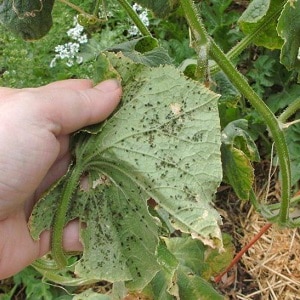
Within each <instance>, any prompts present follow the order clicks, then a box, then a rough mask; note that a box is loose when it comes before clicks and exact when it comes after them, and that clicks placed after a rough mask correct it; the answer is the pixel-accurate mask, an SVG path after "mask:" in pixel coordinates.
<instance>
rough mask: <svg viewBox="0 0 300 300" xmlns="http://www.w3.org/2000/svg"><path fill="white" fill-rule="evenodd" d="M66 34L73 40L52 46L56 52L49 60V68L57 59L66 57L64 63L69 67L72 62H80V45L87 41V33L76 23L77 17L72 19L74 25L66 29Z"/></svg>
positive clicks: (81, 59)
mask: <svg viewBox="0 0 300 300" xmlns="http://www.w3.org/2000/svg"><path fill="white" fill-rule="evenodd" d="M67 35H68V36H69V37H70V38H71V39H72V40H73V41H74V42H68V43H65V44H64V45H57V46H56V47H55V48H54V52H55V53H56V54H55V56H54V58H53V59H52V60H51V62H50V68H53V67H54V66H55V65H56V61H57V60H58V59H66V60H67V62H66V65H67V66H68V67H71V66H73V65H74V63H75V62H76V63H78V64H80V63H82V61H83V58H82V56H79V55H78V53H79V51H80V45H82V44H86V43H87V42H88V38H87V35H86V34H85V33H84V27H83V26H81V25H80V24H78V21H77V18H75V19H74V27H73V28H70V29H69V30H68V31H67Z"/></svg>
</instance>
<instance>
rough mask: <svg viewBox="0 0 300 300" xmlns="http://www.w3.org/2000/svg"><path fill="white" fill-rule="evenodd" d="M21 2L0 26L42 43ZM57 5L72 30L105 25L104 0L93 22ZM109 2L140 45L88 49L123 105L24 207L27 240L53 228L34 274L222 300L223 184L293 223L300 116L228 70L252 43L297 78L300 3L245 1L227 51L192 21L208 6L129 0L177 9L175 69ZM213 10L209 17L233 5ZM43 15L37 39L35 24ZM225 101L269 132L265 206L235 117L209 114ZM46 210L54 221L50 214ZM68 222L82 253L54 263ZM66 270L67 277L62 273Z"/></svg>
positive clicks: (227, 246) (8, 9)
mask: <svg viewBox="0 0 300 300" xmlns="http://www.w3.org/2000/svg"><path fill="white" fill-rule="evenodd" d="M29 2H30V3H31V4H30V5H33V4H34V2H32V1H22V2H19V1H16V0H15V1H5V0H4V1H2V3H0V8H1V9H0V20H1V23H3V25H4V26H5V27H7V28H8V29H10V30H12V31H14V32H16V33H17V34H19V35H20V36H21V37H23V38H25V39H28V38H29V39H35V38H40V37H41V36H43V35H45V34H46V33H47V32H48V30H49V28H50V27H51V25H52V21H51V10H52V5H53V2H51V1H48V2H47V1H43V0H39V1H36V3H35V4H36V7H37V8H36V7H34V8H33V7H31V6H29ZM62 2H64V3H66V4H68V5H70V6H71V7H72V8H74V9H75V10H77V11H78V12H79V13H80V19H79V20H80V22H81V24H83V25H84V26H87V27H92V28H97V26H98V25H99V26H100V24H103V22H105V20H106V18H101V19H100V18H99V17H98V9H99V7H100V5H101V8H102V9H105V7H106V5H105V3H104V2H103V1H94V8H93V9H92V11H91V12H86V11H84V10H83V9H82V8H81V7H78V6H76V5H74V4H72V3H70V2H68V1H65V0H63V1H62ZM114 2H116V3H117V4H119V5H120V7H121V8H122V9H124V11H125V12H126V13H127V14H128V17H129V18H131V20H132V21H133V22H134V24H135V25H136V26H137V28H138V29H139V31H140V33H141V37H138V38H136V39H133V40H130V41H128V42H125V43H122V44H118V45H114V46H112V47H109V48H107V49H106V51H101V53H99V50H97V49H96V48H94V50H91V49H90V51H94V52H93V53H92V55H91V53H89V55H88V56H89V59H91V57H93V58H92V59H93V60H94V61H93V68H94V78H93V79H94V80H95V81H99V80H103V79H107V78H118V79H119V80H120V81H121V82H122V85H123V89H124V95H123V100H122V102H121V104H120V106H119V107H118V109H117V111H116V112H115V113H114V114H113V115H112V116H111V117H110V118H109V119H108V120H107V121H105V122H103V123H101V124H98V125H95V126H92V127H88V128H84V129H82V130H81V131H79V132H76V133H74V135H73V137H72V143H71V148H72V152H73V162H72V164H71V165H70V168H69V170H68V172H67V174H66V175H65V176H64V177H62V178H61V179H60V180H59V181H58V182H57V183H56V184H54V185H53V187H52V188H50V189H49V191H48V192H47V193H46V194H45V195H44V196H43V198H42V199H41V200H40V201H39V202H38V203H37V205H36V207H35V208H34V210H33V212H32V215H31V217H30V220H29V228H30V230H31V234H32V236H33V238H34V239H38V237H39V235H40V233H41V232H42V231H43V230H45V229H50V230H51V231H52V251H51V255H50V256H48V257H47V258H44V259H41V260H39V261H37V262H35V263H34V267H35V268H36V269H37V270H39V271H40V272H41V273H42V274H44V276H45V277H47V278H49V279H50V280H52V281H55V282H58V283H61V284H65V285H76V284H82V283H91V282H95V281H100V280H105V281H108V282H111V283H113V288H112V298H122V297H124V296H125V295H126V294H127V293H128V291H129V292H133V293H134V292H140V291H143V293H144V294H145V295H148V296H150V297H152V298H154V299H174V298H175V299H199V298H200V299H222V296H221V295H220V294H219V293H218V292H217V291H216V290H215V289H214V288H213V287H212V285H211V284H210V283H209V280H210V278H211V276H214V275H216V273H218V272H219V271H220V270H221V269H222V268H223V267H224V265H226V264H227V263H228V262H229V261H230V260H231V257H232V255H233V249H232V244H231V242H230V239H229V238H228V237H227V236H226V235H222V233H221V230H220V224H221V218H220V215H219V214H218V212H217V210H216V209H215V208H214V207H213V200H214V194H215V192H216V189H217V187H218V185H219V184H220V182H221V181H222V180H223V181H225V182H227V183H229V184H231V186H232V187H233V189H234V191H235V192H236V194H237V196H238V197H239V198H240V199H243V200H250V201H251V203H252V204H253V205H254V207H255V208H256V209H257V211H258V212H260V213H261V214H262V215H263V216H264V217H265V218H266V219H267V220H269V221H271V222H275V223H277V224H279V225H280V226H286V227H297V226H299V220H298V219H297V217H294V215H293V217H290V215H289V213H290V209H291V208H292V207H294V206H296V205H297V201H298V199H297V198H296V199H291V196H290V195H291V189H292V184H291V161H290V154H289V145H288V143H287V141H286V133H285V131H286V127H287V126H289V125H291V126H293V124H294V123H295V122H297V120H294V121H292V122H290V123H287V120H290V118H291V117H292V116H294V115H295V112H296V111H297V110H298V109H299V105H300V104H299V103H300V102H299V94H297V92H296V93H294V94H293V99H291V101H290V102H291V104H290V105H288V106H287V107H286V106H285V107H284V108H286V110H285V111H284V112H283V113H282V114H281V115H280V116H279V117H277V116H276V115H275V114H274V112H273V111H272V109H271V108H270V107H269V106H267V105H266V103H267V102H268V101H266V102H265V101H264V100H263V99H262V98H261V96H259V95H258V94H257V93H256V92H255V91H254V90H253V88H252V87H251V86H250V85H249V83H248V81H247V80H246V78H245V77H244V76H243V75H242V74H241V72H239V71H238V70H237V68H236V66H235V64H234V62H236V61H237V58H238V57H239V56H240V55H241V53H242V52H243V51H244V50H245V49H246V48H247V47H249V46H250V45H252V44H256V45H260V46H263V47H265V48H268V49H279V50H280V53H281V55H280V62H281V63H282V64H283V65H284V66H285V67H286V68H287V69H288V70H289V71H290V72H294V73H295V74H296V73H298V72H299V67H300V55H299V53H300V35H299V33H300V22H299V21H298V20H300V2H299V1H291V0H268V1H262V0H254V1H252V2H251V3H250V4H249V6H248V7H247V9H246V10H245V11H244V13H243V14H242V16H241V17H240V18H239V21H238V25H239V27H240V28H241V30H242V31H243V32H244V37H243V38H242V39H241V40H240V41H239V43H237V44H236V45H235V46H234V47H233V48H232V49H231V50H229V51H228V52H227V53H226V54H225V53H224V51H223V50H222V49H221V48H220V46H219V45H218V44H217V42H216V40H215V39H214V38H213V32H212V35H210V34H209V33H208V32H209V31H208V30H207V28H206V26H205V23H204V22H203V19H202V15H201V14H202V13H203V12H202V10H203V9H206V10H207V9H209V8H208V7H209V6H205V5H201V4H197V3H196V1H193V0H173V1H168V0H157V1H149V0H138V1H136V2H137V3H139V4H140V5H142V6H143V7H146V8H148V9H149V10H151V11H152V13H153V16H154V17H153V18H155V17H157V18H168V17H169V16H171V15H172V13H174V11H177V12H178V11H180V13H181V16H182V17H183V19H184V20H185V22H186V25H187V26H188V27H189V28H190V44H191V47H192V48H193V50H194V53H195V55H194V59H192V60H189V61H186V62H183V63H182V65H181V66H180V68H179V69H180V70H179V69H178V68H176V67H175V66H173V65H172V59H171V58H170V57H169V55H168V52H167V51H166V50H165V49H164V48H163V47H162V46H161V44H162V43H161V42H160V41H159V40H158V39H156V37H155V35H153V34H152V31H151V30H149V28H147V26H145V25H144V24H143V22H142V21H141V20H140V18H139V17H138V15H137V13H136V12H135V11H134V10H133V9H132V6H131V5H130V3H129V2H128V1H127V0H116V1H114ZM211 2H212V5H219V3H218V1H211ZM223 2H224V3H223ZM223 2H222V3H223V6H222V8H220V11H225V9H226V8H227V7H228V5H229V4H230V3H231V1H223ZM27 5H28V7H27ZM23 6H24V7H23ZM16 7H17V8H18V9H17V10H16V9H15V8H16ZM222 9H223V10H222ZM16 11H17V12H21V11H22V14H20V13H16ZM217 11H218V10H217ZM42 12H43V13H45V16H46V17H45V26H44V27H43V28H45V29H43V28H42V27H39V26H38V24H39V22H40V21H41V20H42V14H41V13H42ZM290 20H293V22H290ZM24 22H25V23H24ZM24 24H29V25H28V26H27V27H26V33H24V31H22V30H23V29H21V28H23V26H24ZM50 34H51V33H50ZM225 44H226V47H228V44H227V43H225ZM91 48H92V47H91ZM295 81H296V80H295ZM295 84H297V83H295ZM216 92H218V93H216ZM220 94H221V95H220ZM228 94H231V95H233V94H234V97H236V98H237V101H240V104H239V105H241V106H244V105H245V103H243V98H245V99H246V100H247V101H248V102H249V103H250V105H251V106H252V109H254V110H255V111H256V113H258V115H259V116H260V118H261V119H262V120H263V122H264V123H265V126H266V127H267V129H268V132H269V138H270V139H271V140H272V142H274V145H275V150H276V156H277V158H278V164H279V167H280V176H281V177H280V178H281V202H280V203H277V204H267V203H264V202H263V201H259V199H257V198H256V196H255V193H254V191H253V188H252V185H253V182H254V172H253V167H252V162H254V161H258V160H259V158H260V157H259V156H260V154H259V151H258V149H257V148H256V145H255V143H254V141H253V138H252V136H251V135H250V134H248V121H247V120H246V119H243V118H241V119H239V120H234V121H232V122H229V121H228V122H224V121H223V120H224V119H223V118H222V113H223V112H224V110H223V109H222V105H221V103H222V99H224V98H226V96H228ZM231 99H232V97H231ZM225 102H226V100H225ZM237 105H238V104H237ZM225 106H226V105H225ZM218 108H220V110H218ZM223 108H224V106H223ZM225 110H226V108H225ZM223 123H224V124H223ZM84 182H85V183H87V184H84ZM49 208H50V209H51V211H53V212H54V214H50V215H49V213H48V211H49ZM75 218H78V219H79V221H80V222H81V223H84V224H85V226H83V227H82V229H81V240H82V243H83V245H84V251H83V253H82V254H78V253H75V254H74V253H65V252H64V250H63V248H62V231H63V227H64V226H65V225H66V224H67V223H68V222H69V221H70V220H72V219H75ZM213 261H215V262H216V263H214V262H213ZM221 261H223V264H222V263H221ZM66 270H67V271H70V272H74V273H75V274H76V278H72V277H67V276H65V274H66Z"/></svg>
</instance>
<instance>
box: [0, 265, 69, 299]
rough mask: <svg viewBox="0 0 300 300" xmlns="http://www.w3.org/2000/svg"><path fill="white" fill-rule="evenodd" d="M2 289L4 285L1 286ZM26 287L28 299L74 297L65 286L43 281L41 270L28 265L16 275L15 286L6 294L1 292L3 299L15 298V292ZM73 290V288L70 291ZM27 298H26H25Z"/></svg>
mask: <svg viewBox="0 0 300 300" xmlns="http://www.w3.org/2000/svg"><path fill="white" fill-rule="evenodd" d="M1 289H2V287H1ZM22 289H24V294H25V295H26V299H28V300H35V299H41V300H53V299H57V300H69V299H72V296H71V294H68V292H67V290H66V289H65V288H62V287H59V286H57V287H56V286H54V285H52V284H50V283H49V282H46V281H43V278H42V276H41V274H40V273H39V272H37V271H36V270H35V269H33V268H32V267H28V268H26V269H24V270H23V271H21V272H20V273H19V274H17V275H15V276H14V286H13V287H12V289H11V291H10V292H7V293H6V294H1V293H0V299H1V300H12V299H15V296H14V293H15V292H16V291H18V290H22ZM69 292H71V290H70V291H69ZM24 299H25V298H24Z"/></svg>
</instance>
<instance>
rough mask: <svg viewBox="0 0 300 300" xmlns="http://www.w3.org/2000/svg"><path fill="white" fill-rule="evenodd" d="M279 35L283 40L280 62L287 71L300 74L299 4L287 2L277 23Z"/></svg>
mask: <svg viewBox="0 0 300 300" xmlns="http://www.w3.org/2000/svg"><path fill="white" fill-rule="evenodd" d="M277 29H278V32H279V35H280V36H281V37H282V38H283V39H284V45H283V47H282V51H281V62H282V63H283V64H284V65H285V66H286V68H287V69H288V70H296V71H297V72H298V73H300V59H299V57H300V50H299V49H300V2H299V1H288V2H287V3H286V4H285V6H284V9H283V11H282V14H281V16H280V18H279V21H278V28H277Z"/></svg>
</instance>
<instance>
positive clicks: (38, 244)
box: [0, 212, 83, 280]
mask: <svg viewBox="0 0 300 300" xmlns="http://www.w3.org/2000/svg"><path fill="white" fill-rule="evenodd" d="M0 225H1V226H0V233H1V235H0V257H1V259H0V280H1V279H4V278H7V277H10V276H12V275H14V274H16V273H17V272H19V271H21V270H22V269H23V268H25V267H27V266H28V265H30V264H32V263H33V262H34V261H35V260H36V259H37V258H40V257H41V256H43V255H45V254H46V253H47V252H49V250H50V232H49V231H45V232H43V233H42V234H41V236H40V240H38V241H34V240H33V239H32V238H31V236H30V233H29V230H28V227H27V223H26V219H25V216H23V215H22V212H20V213H19V214H16V215H15V218H10V219H6V220H4V221H1V223H0ZM79 231H80V228H79V222H78V221H72V222H70V223H69V224H68V225H67V226H66V228H65V229H64V238H63V240H64V242H63V244H64V249H65V250H66V251H82V249H83V247H82V245H81V243H80V241H79Z"/></svg>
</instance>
